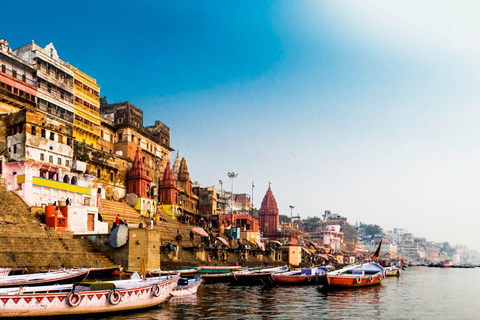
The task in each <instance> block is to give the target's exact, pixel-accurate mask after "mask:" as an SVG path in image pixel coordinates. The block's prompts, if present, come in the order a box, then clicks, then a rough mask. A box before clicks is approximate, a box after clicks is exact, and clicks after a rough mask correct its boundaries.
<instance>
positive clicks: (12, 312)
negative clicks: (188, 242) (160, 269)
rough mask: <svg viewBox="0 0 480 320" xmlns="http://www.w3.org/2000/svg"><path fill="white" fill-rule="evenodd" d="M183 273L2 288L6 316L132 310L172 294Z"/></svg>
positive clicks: (0, 309) (0, 307)
mask: <svg viewBox="0 0 480 320" xmlns="http://www.w3.org/2000/svg"><path fill="white" fill-rule="evenodd" d="M179 278H180V275H175V276H167V277H161V278H147V279H137V280H117V281H111V282H86V283H77V284H75V285H73V284H70V285H54V286H39V287H16V288H10V289H0V301H2V302H3V303H2V304H0V314H1V316H2V317H39V316H54V315H76V314H92V313H105V312H114V311H129V310H135V309H141V308H148V307H153V306H156V305H158V304H160V303H161V302H163V301H164V300H165V299H167V298H168V297H169V296H170V292H171V291H172V290H173V288H175V287H176V285H177V282H178V279H179Z"/></svg>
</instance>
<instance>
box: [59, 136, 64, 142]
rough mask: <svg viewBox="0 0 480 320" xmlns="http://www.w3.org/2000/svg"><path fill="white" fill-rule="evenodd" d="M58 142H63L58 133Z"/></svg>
mask: <svg viewBox="0 0 480 320" xmlns="http://www.w3.org/2000/svg"><path fill="white" fill-rule="evenodd" d="M58 143H63V136H61V135H58Z"/></svg>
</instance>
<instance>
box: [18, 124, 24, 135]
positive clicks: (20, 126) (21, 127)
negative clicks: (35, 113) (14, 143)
mask: <svg viewBox="0 0 480 320" xmlns="http://www.w3.org/2000/svg"><path fill="white" fill-rule="evenodd" d="M22 132H23V125H22V124H20V125H18V133H22Z"/></svg>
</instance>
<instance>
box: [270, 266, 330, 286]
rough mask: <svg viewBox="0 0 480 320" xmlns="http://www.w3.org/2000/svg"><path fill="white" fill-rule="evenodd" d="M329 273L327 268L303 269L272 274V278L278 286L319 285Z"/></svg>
mask: <svg viewBox="0 0 480 320" xmlns="http://www.w3.org/2000/svg"><path fill="white" fill-rule="evenodd" d="M327 272H328V269H327V268H326V267H314V268H303V269H301V270H293V271H288V272H282V273H272V274H271V275H270V277H271V278H272V282H273V283H274V284H276V285H284V286H285V285H309V284H319V283H320V282H321V281H322V280H323V279H324V278H325V274H326V273H327Z"/></svg>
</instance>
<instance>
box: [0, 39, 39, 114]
mask: <svg viewBox="0 0 480 320" xmlns="http://www.w3.org/2000/svg"><path fill="white" fill-rule="evenodd" d="M36 102H37V81H36V75H35V69H34V68H33V66H32V65H31V64H30V63H28V62H26V61H23V60H22V59H20V58H18V57H17V56H15V55H14V54H13V51H12V48H10V46H9V45H8V42H7V41H6V40H5V39H0V114H2V113H3V114H5V113H11V112H16V111H18V110H21V109H34V108H35V107H36Z"/></svg>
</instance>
